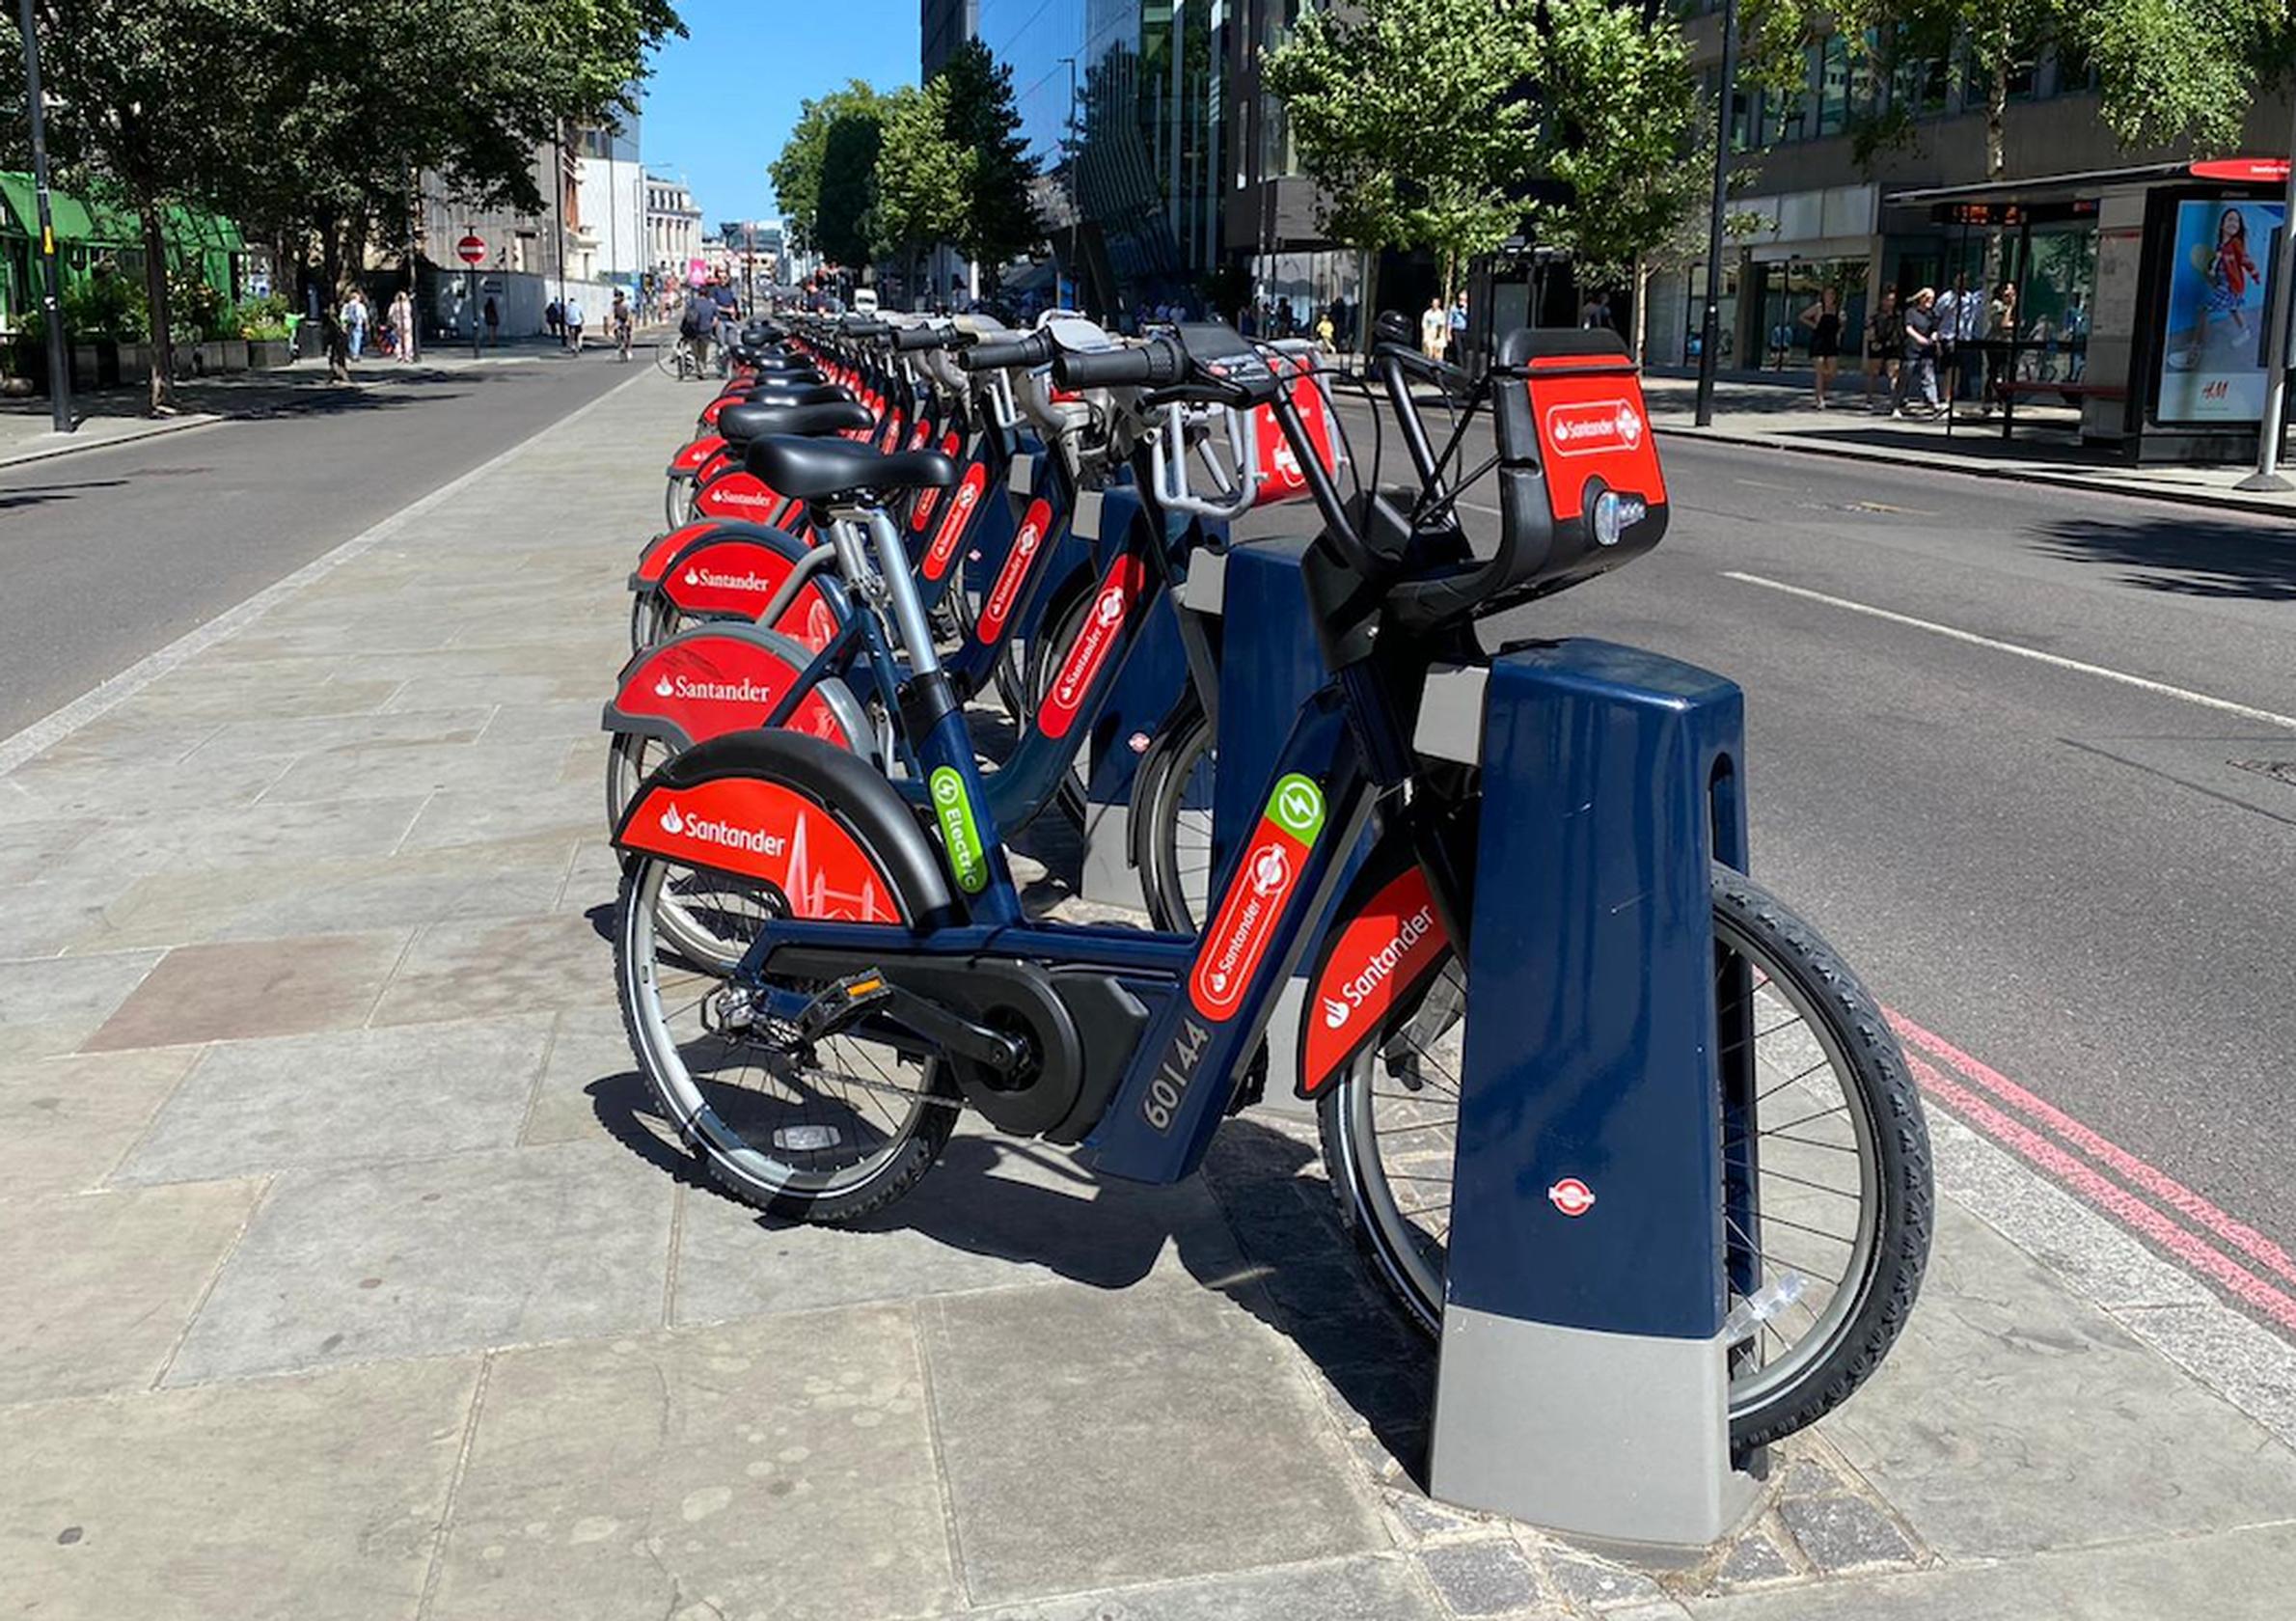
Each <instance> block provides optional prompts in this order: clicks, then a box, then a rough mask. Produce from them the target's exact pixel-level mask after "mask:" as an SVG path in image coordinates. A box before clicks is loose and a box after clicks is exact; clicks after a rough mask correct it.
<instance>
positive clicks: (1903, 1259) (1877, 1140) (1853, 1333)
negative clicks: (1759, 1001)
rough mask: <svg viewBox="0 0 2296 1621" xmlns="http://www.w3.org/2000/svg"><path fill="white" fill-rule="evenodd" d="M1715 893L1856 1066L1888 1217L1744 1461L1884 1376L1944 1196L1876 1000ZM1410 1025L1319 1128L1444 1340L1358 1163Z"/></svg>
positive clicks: (1414, 1303)
mask: <svg viewBox="0 0 2296 1621" xmlns="http://www.w3.org/2000/svg"><path fill="white" fill-rule="evenodd" d="M1712 893H1713V905H1714V913H1715V918H1716V928H1717V938H1718V939H1719V938H1721V937H1722V932H1723V930H1724V929H1725V928H1732V929H1735V931H1736V933H1738V934H1739V935H1740V936H1741V937H1743V938H1745V939H1746V940H1747V941H1748V942H1749V943H1750V944H1752V945H1754V946H1755V947H1757V948H1758V949H1759V950H1760V952H1761V955H1762V957H1763V967H1764V968H1765V969H1766V970H1767V971H1768V973H1769V974H1770V975H1771V976H1772V977H1773V978H1775V979H1778V980H1780V981H1783V982H1786V983H1787V984H1789V985H1790V987H1791V989H1792V990H1793V991H1794V992H1795V993H1797V994H1798V996H1799V998H1800V1000H1802V1001H1803V1002H1805V1003H1807V1005H1808V1007H1809V1008H1810V1009H1811V1010H1812V1011H1813V1013H1814V1015H1815V1016H1816V1017H1817V1018H1818V1020H1819V1021H1821V1022H1822V1023H1823V1025H1824V1027H1825V1029H1824V1032H1823V1033H1824V1035H1825V1036H1826V1037H1828V1038H1830V1041H1831V1044H1832V1047H1833V1050H1834V1052H1835V1053H1837V1054H1839V1055H1840V1058H1841V1060H1842V1062H1843V1063H1844V1064H1845V1065H1846V1074H1843V1073H1842V1072H1841V1071H1840V1070H1837V1077H1838V1078H1839V1079H1840V1080H1841V1081H1842V1083H1843V1085H1844V1090H1845V1095H1846V1094H1847V1093H1848V1092H1849V1091H1850V1090H1852V1088H1854V1091H1855V1093H1856V1096H1857V1100H1858V1102H1859V1103H1860V1104H1861V1105H1862V1107H1863V1108H1864V1110H1865V1111H1866V1112H1867V1114H1868V1116H1869V1118H1870V1121H1871V1124H1872V1128H1873V1129H1872V1133H1871V1137H1870V1141H1871V1143H1872V1155H1873V1164H1872V1167H1871V1169H1872V1173H1873V1176H1874V1185H1875V1187H1876V1188H1877V1190H1878V1196H1877V1203H1878V1207H1879V1209H1878V1221H1877V1223H1876V1236H1875V1240H1874V1243H1873V1245H1872V1255H1871V1256H1870V1258H1869V1261H1868V1264H1867V1265H1866V1267H1865V1269H1864V1275H1863V1277H1862V1278H1858V1279H1857V1280H1856V1282H1855V1284H1854V1287H1855V1288H1856V1289H1857V1291H1858V1294H1857V1297H1856V1304H1855V1305H1854V1307H1853V1308H1852V1309H1851V1310H1850V1311H1849V1312H1848V1313H1847V1314H1846V1315H1845V1318H1844V1320H1843V1321H1842V1323H1841V1324H1840V1326H1839V1327H1838V1328H1837V1329H1836V1330H1835V1331H1834V1333H1833V1337H1832V1340H1831V1343H1829V1344H1825V1345H1824V1346H1823V1347H1822V1349H1820V1350H1818V1351H1816V1352H1814V1353H1812V1354H1811V1355H1810V1360H1809V1365H1808V1366H1807V1367H1806V1368H1804V1369H1803V1370H1802V1371H1801V1372H1800V1373H1799V1374H1797V1375H1796V1376H1794V1377H1793V1378H1792V1379H1791V1380H1790V1382H1789V1383H1785V1384H1783V1385H1781V1386H1780V1387H1778V1388H1776V1389H1775V1390H1773V1391H1770V1392H1769V1393H1768V1394H1767V1395H1766V1396H1764V1397H1763V1398H1762V1399H1761V1400H1759V1401H1756V1402H1751V1403H1741V1402H1740V1401H1738V1400H1737V1399H1736V1398H1735V1397H1734V1399H1733V1402H1732V1411H1731V1417H1730V1433H1731V1441H1732V1444H1733V1445H1734V1447H1736V1448H1737V1449H1739V1450H1741V1451H1742V1450H1744V1449H1747V1448H1751V1447H1755V1446H1760V1445H1764V1444H1767V1443H1768V1442H1775V1441H1778V1440H1781V1439H1782V1438H1784V1437H1786V1436H1789V1435H1791V1434H1793V1433H1794V1432H1795V1431H1797V1430H1800V1429H1803V1428H1806V1427H1807V1426H1808V1425H1810V1424H1812V1423H1814V1422H1816V1421H1817V1420H1818V1418H1820V1417H1822V1416H1823V1415H1826V1414H1827V1413H1830V1412H1832V1411H1833V1410H1834V1409H1835V1408H1837V1407H1839V1406H1840V1405H1841V1404H1842V1403H1843V1402H1845V1401H1846V1400H1847V1399H1848V1398H1849V1397H1850V1395H1851V1394H1852V1393H1854V1392H1855V1391H1856V1390H1857V1388H1858V1387H1860V1386H1861V1385H1863V1384H1864V1383H1865V1382H1866V1380H1868V1379H1869V1378H1871V1377H1872V1374H1873V1372H1874V1370H1875V1369H1876V1368H1878V1367H1879V1366H1880V1365H1881V1362H1882V1360H1883V1359H1884V1358H1885V1357H1886V1356H1887V1355H1888V1354H1889V1351H1890V1348H1891V1347H1892V1346H1893V1345H1894V1344H1895V1343H1896V1342H1897V1339H1898V1336H1899V1335H1900V1333H1902V1332H1903V1330H1904V1327H1905V1324H1906V1321H1907V1319H1908V1317H1909V1316H1910V1315H1911V1313H1912V1310H1913V1305H1914V1301H1915V1299H1916V1297H1917V1296H1918V1295H1919V1294H1920V1291H1921V1282H1922V1276H1923V1272H1924V1270H1925V1269H1926V1267H1927V1261H1928V1253H1929V1242H1930V1237H1931V1234H1932V1232H1933V1230H1934V1224H1935V1195H1934V1191H1933V1188H1932V1184H1931V1173H1930V1157H1929V1139H1928V1130H1927V1124H1926V1123H1925V1120H1924V1117H1923V1113H1922V1105H1921V1097H1920V1093H1919V1089H1918V1088H1917V1086H1916V1085H1915V1084H1914V1081H1913V1079H1912V1076H1911V1074H1910V1072H1909V1071H1908V1069H1907V1067H1906V1063H1905V1058H1904V1055H1903V1053H1902V1052H1901V1051H1900V1049H1899V1046H1898V1042H1897V1038H1896V1036H1895V1035H1894V1034H1893V1033H1892V1031H1891V1030H1890V1027H1889V1023H1888V1021H1887V1020H1886V1019H1884V1018H1883V1016H1882V1014H1881V1010H1880V1008H1879V1007H1878V1006H1877V1005H1876V1003H1874V1001H1873V999H1872V996H1871V995H1870V994H1869V993H1868V992H1867V990H1866V989H1865V987H1864V986H1863V985H1862V984H1861V983H1859V981H1858V979H1857V976H1856V975H1854V974H1853V973H1852V972H1851V971H1850V970H1849V968H1848V967H1847V966H1846V965H1845V963H1843V961H1842V960H1841V959H1840V958H1839V957H1838V956H1837V955H1836V954H1835V953H1834V951H1833V949H1832V948H1830V947H1828V946H1827V945H1826V944H1825V942H1824V941H1823V940H1822V939H1820V938H1819V937H1818V933H1817V931H1816V930H1814V929H1812V928H1811V927H1810V925H1809V924H1807V923H1805V922H1803V921H1802V920H1800V919H1799V918H1797V917H1796V916H1795V915H1794V914H1793V913H1792V912H1791V911H1790V910H1789V909H1788V908H1787V907H1786V906H1785V905H1784V904H1783V903H1781V902H1780V901H1778V900H1777V899H1776V897H1774V896H1772V895H1771V894H1770V893H1768V892H1767V891H1766V890H1764V889H1763V887H1762V886H1761V885H1759V884H1757V883H1755V882H1754V881H1753V880H1752V879H1750V878H1748V877H1746V876H1745V875H1744V874H1742V873H1738V872H1735V871H1732V870H1730V869H1728V868H1724V867H1720V866H1717V867H1716V868H1715V869H1714V872H1713V877H1712ZM1406 1011H1407V1013H1408V1008H1407V1010H1406ZM1407 1022H1408V1021H1407V1019H1406V1018H1404V1017H1398V1018H1395V1019H1393V1020H1392V1021H1391V1023H1390V1026H1389V1027H1388V1029H1387V1030H1382V1032H1381V1038H1380V1043H1374V1044H1373V1047H1372V1049H1371V1051H1370V1052H1368V1053H1367V1054H1366V1055H1365V1056H1364V1058H1361V1059H1358V1061H1357V1062H1356V1064H1355V1065H1354V1066H1353V1068H1352V1069H1351V1071H1350V1072H1349V1073H1348V1074H1346V1075H1345V1076H1343V1077H1342V1078H1341V1079H1340V1080H1339V1081H1337V1082H1335V1083H1334V1084H1332V1085H1330V1086H1329V1087H1327V1089H1326V1093H1325V1095H1324V1097H1323V1099H1322V1102H1321V1104H1320V1106H1319V1108H1318V1111H1317V1117H1318V1125H1319V1128H1320V1132H1321V1136H1322V1140H1323V1149H1324V1161H1325V1166H1326V1171H1327V1172H1328V1175H1329V1178H1330V1187H1331V1193H1332V1196H1333V1198H1334V1200H1335V1201H1336V1203H1337V1206H1338V1213H1339V1219H1340V1222H1341V1224H1342V1225H1343V1226H1344V1227H1346V1228H1347V1230H1348V1232H1349V1234H1350V1235H1351V1237H1352V1239H1353V1243H1354V1247H1355V1250H1356V1253H1357V1256H1358V1259H1359V1260H1360V1261H1361V1263H1362V1264H1363V1265H1364V1267H1365V1269H1366V1270H1367V1271H1368V1272H1369V1274H1370V1275H1371V1276H1372V1277H1373V1278H1375V1279H1377V1280H1378V1281H1379V1283H1380V1285H1381V1286H1382V1287H1383V1288H1384V1289H1386V1290H1387V1291H1388V1292H1389V1293H1390V1294H1391V1295H1392V1296H1393V1297H1394V1298H1395V1299H1396V1300H1397V1301H1398V1303H1399V1304H1400V1305H1402V1306H1403V1307H1404V1309H1405V1311H1406V1313H1407V1314H1408V1316H1409V1317H1410V1318H1411V1319H1412V1321H1414V1322H1415V1323H1417V1324H1418V1325H1419V1326H1420V1327H1421V1328H1422V1329H1423V1330H1425V1331H1427V1332H1428V1333H1435V1331H1436V1330H1437V1329H1438V1328H1439V1326H1440V1313H1441V1302H1440V1300H1439V1298H1437V1299H1435V1300H1429V1299H1426V1298H1424V1296H1423V1294H1422V1292H1421V1290H1420V1288H1419V1287H1418V1286H1417V1285H1416V1284H1415V1283H1414V1281H1413V1278H1412V1269H1411V1268H1410V1266H1409V1265H1408V1263H1407V1261H1406V1260H1405V1259H1404V1258H1403V1257H1402V1256H1401V1255H1400V1254H1399V1252H1398V1251H1397V1250H1396V1248H1395V1244H1394V1240H1393V1239H1392V1237H1391V1236H1390V1234H1389V1232H1388V1231H1387V1229H1385V1228H1384V1227H1383V1225H1382V1223H1380V1221H1378V1220H1375V1219H1373V1218H1372V1217H1371V1216H1370V1215H1369V1214H1367V1212H1366V1210H1365V1208H1364V1206H1363V1202H1362V1201H1363V1200H1364V1199H1365V1198H1366V1197H1368V1196H1371V1195H1368V1193H1367V1191H1366V1190H1367V1189H1368V1188H1369V1187H1370V1186H1371V1182H1370V1180H1368V1179H1367V1177H1366V1174H1365V1168H1364V1167H1363V1166H1361V1165H1359V1164H1358V1163H1357V1161H1356V1158H1355V1154H1356V1141H1355V1133H1354V1132H1353V1129H1352V1128H1351V1126H1350V1125H1349V1118H1350V1116H1349V1113H1348V1111H1349V1110H1350V1108H1351V1104H1350V1098H1349V1090H1350V1088H1351V1087H1353V1086H1356V1085H1370V1084H1371V1081H1370V1077H1371V1075H1372V1073H1373V1072H1372V1070H1371V1068H1370V1064H1371V1063H1372V1062H1375V1061H1376V1057H1377V1052H1378V1048H1379V1046H1380V1044H1381V1043H1383V1042H1385V1041H1386V1040H1387V1039H1388V1038H1389V1036H1390V1034H1391V1033H1392V1032H1393V1031H1396V1030H1401V1029H1403V1027H1404V1026H1405V1024H1406V1023H1407ZM1843 1282H1844V1283H1845V1285H1847V1284H1849V1283H1850V1280H1849V1279H1847V1278H1845V1279H1844V1280H1843Z"/></svg>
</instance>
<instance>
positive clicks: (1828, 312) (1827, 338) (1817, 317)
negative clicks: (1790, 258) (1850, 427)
mask: <svg viewBox="0 0 2296 1621" xmlns="http://www.w3.org/2000/svg"><path fill="white" fill-rule="evenodd" d="M1801 321H1802V324H1803V325H1804V326H1806V327H1808V328H1809V329H1810V375H1811V379H1812V384H1811V386H1812V390H1813V392H1814V393H1815V394H1816V395H1817V397H1818V409H1819V410H1820V411H1822V410H1824V409H1825V393H1826V390H1828V389H1830V388H1832V387H1833V386H1834V369H1835V368H1836V367H1837V366H1839V365H1840V364H1841V357H1842V293H1841V290H1840V289H1839V288H1830V287H1829V288H1819V289H1818V302H1817V303H1815V304H1813V305H1811V306H1810V307H1809V308H1808V309H1807V310H1804V311H1803V312H1802V316H1801Z"/></svg>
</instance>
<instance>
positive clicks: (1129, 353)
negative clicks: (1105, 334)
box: [1052, 338, 1187, 389]
mask: <svg viewBox="0 0 2296 1621" xmlns="http://www.w3.org/2000/svg"><path fill="white" fill-rule="evenodd" d="M1185 371H1187V360H1186V356H1184V355H1183V354H1182V353H1181V351H1180V349H1179V346H1178V345H1177V344H1174V343H1171V342H1170V341H1169V340H1167V339H1162V338H1151V339H1150V340H1148V342H1147V343H1141V344H1138V345H1136V346H1134V347H1130V348H1121V349H1091V350H1086V351H1083V352H1081V353H1072V352H1070V351H1068V350H1066V349H1063V350H1061V351H1060V352H1059V353H1057V354H1055V355H1053V356H1052V381H1054V382H1055V383H1057V384H1059V385H1060V386H1061V387H1062V388H1072V389H1089V388H1169V387H1171V386H1172V385H1173V384H1174V383H1177V382H1178V381H1179V380H1180V378H1181V375H1182V374H1183V373H1184V372H1185Z"/></svg>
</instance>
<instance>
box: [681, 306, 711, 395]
mask: <svg viewBox="0 0 2296 1621" xmlns="http://www.w3.org/2000/svg"><path fill="white" fill-rule="evenodd" d="M717 326H718V306H717V305H716V304H715V303H714V302H712V301H711V299H710V296H709V294H708V293H707V292H706V291H704V290H703V289H702V288H695V289H694V291H693V293H692V294H691V295H690V296H688V298H687V299H686V313H685V315H684V316H680V317H679V319H678V323H677V335H678V336H679V337H680V338H682V339H684V340H685V342H686V347H687V348H688V349H690V350H692V351H693V354H694V375H695V376H697V377H699V376H700V375H701V374H702V373H703V372H705V371H708V370H709V341H710V336H711V334H712V333H714V332H715V331H716V330H717Z"/></svg>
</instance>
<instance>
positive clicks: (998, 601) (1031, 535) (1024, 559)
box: [976, 496, 1052, 642]
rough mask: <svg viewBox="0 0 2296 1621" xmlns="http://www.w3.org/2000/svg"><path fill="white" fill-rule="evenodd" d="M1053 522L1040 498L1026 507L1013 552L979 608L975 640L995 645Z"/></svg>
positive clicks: (1007, 557) (1006, 555)
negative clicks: (1038, 549)
mask: <svg viewBox="0 0 2296 1621" xmlns="http://www.w3.org/2000/svg"><path fill="white" fill-rule="evenodd" d="M1051 522H1052V507H1051V506H1050V505H1049V504H1048V503H1047V502H1046V501H1045V500H1044V498H1043V497H1041V496H1040V497H1038V498H1037V499H1036V500H1034V501H1032V502H1030V503H1029V504H1028V511H1027V515H1026V516H1025V517H1023V518H1022V519H1021V530H1020V533H1019V534H1017V535H1015V536H1013V549H1012V550H1011V551H1009V552H1007V553H1006V554H1005V555H1004V566H1003V567H1002V568H1000V569H998V572H997V583H996V584H995V585H993V586H991V587H990V588H989V599H988V601H986V602H984V603H982V604H981V610H980V624H979V628H978V631H977V635H976V640H978V641H981V642H994V641H995V640H996V639H997V638H998V635H999V634H1001V633H1002V631H1003V629H1004V621H1005V620H1006V619H1008V618H1011V617H1012V611H1013V604H1014V602H1016V601H1017V600H1019V598H1020V595H1021V586H1022V584H1023V582H1025V580H1026V579H1027V578H1028V565H1029V563H1032V562H1034V561H1035V559H1036V552H1037V548H1038V547H1039V546H1041V545H1043V544H1044V539H1045V527H1046V526H1047V525H1048V524H1050V523H1051Z"/></svg>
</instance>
